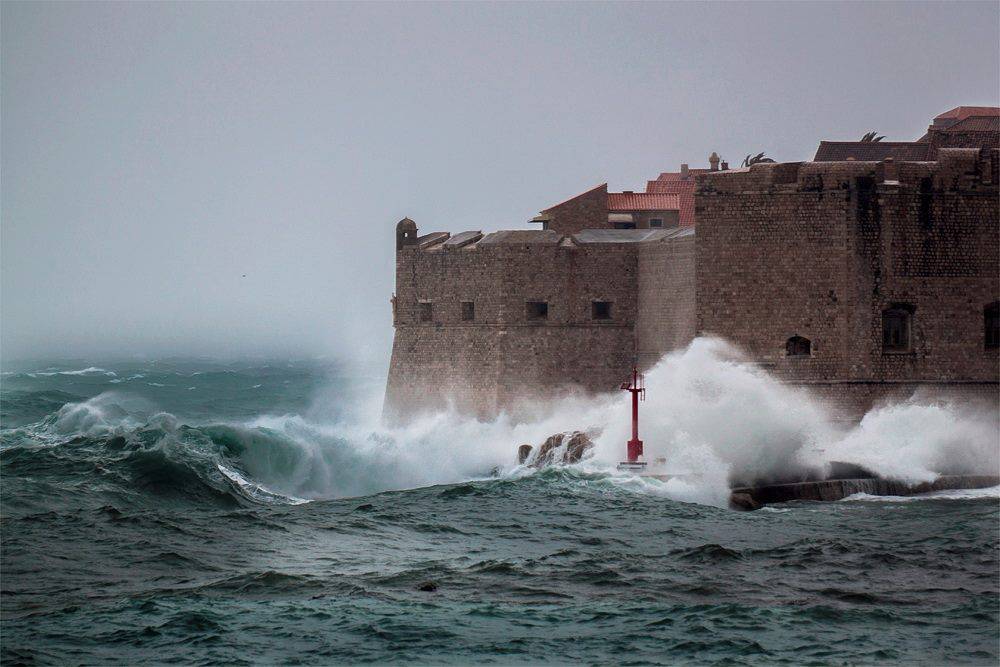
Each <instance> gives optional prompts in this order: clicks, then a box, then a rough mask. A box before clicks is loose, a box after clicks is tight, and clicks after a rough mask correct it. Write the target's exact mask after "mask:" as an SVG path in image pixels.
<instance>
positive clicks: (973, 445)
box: [242, 339, 1000, 506]
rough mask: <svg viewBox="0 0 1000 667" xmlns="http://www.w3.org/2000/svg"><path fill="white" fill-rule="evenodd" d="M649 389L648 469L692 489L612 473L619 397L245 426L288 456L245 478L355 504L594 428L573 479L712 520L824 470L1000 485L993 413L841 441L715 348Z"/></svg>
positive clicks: (777, 388) (366, 404) (257, 466)
mask: <svg viewBox="0 0 1000 667" xmlns="http://www.w3.org/2000/svg"><path fill="white" fill-rule="evenodd" d="M646 386H647V389H648V392H647V395H648V400H647V401H646V402H645V403H644V404H643V406H642V408H641V437H642V438H643V440H644V441H645V455H646V459H647V460H654V459H656V458H658V457H664V458H666V460H667V461H668V462H669V463H668V467H669V468H670V469H679V470H684V471H686V472H687V473H688V474H687V475H685V476H682V477H677V478H674V479H670V480H668V481H665V482H662V481H657V480H655V479H641V478H637V477H635V476H633V475H630V474H627V473H620V472H618V471H617V470H616V469H615V464H616V463H617V461H619V460H620V459H621V458H622V456H623V453H624V443H625V441H626V440H627V439H628V438H629V435H630V434H629V429H630V421H629V419H630V416H629V410H630V408H629V401H628V395H627V394H625V393H624V392H616V393H614V394H608V395H604V396H598V397H594V398H587V399H584V398H579V397H576V398H567V399H563V400H559V401H554V402H551V403H549V404H547V405H543V406H541V407H540V408H539V409H538V410H537V411H536V416H535V417H534V418H533V419H530V420H527V421H520V422H515V421H514V420H512V419H511V418H510V417H509V416H508V415H501V416H500V417H498V418H497V419H495V420H492V421H487V422H482V421H478V420H476V419H472V418H468V417H464V416H461V415H459V414H458V413H456V412H455V411H454V410H447V411H442V412H440V413H437V414H430V415H424V416H421V417H418V418H415V419H413V420H412V421H410V422H409V423H407V424H405V425H402V426H386V425H383V424H381V423H380V421H379V417H378V409H379V408H380V406H381V401H380V400H379V399H375V398H373V399H372V400H368V401H360V402H358V403H356V405H359V406H360V409H359V410H358V412H355V413H353V414H349V415H348V416H347V417H345V416H343V415H342V414H341V415H338V417H337V418H335V419H328V418H325V417H324V414H323V411H322V410H321V409H318V410H315V411H313V412H312V413H310V414H309V415H308V416H283V417H261V418H259V419H257V420H254V421H253V422H251V423H250V424H248V425H247V426H249V427H254V428H265V429H268V430H269V431H271V432H274V433H278V434H280V435H281V436H282V438H283V439H284V440H285V441H286V442H287V443H288V445H287V447H288V449H287V450H286V451H284V452H283V453H282V454H281V455H280V457H279V456H277V455H276V454H275V453H274V452H270V453H266V452H263V451H258V450H256V449H254V450H251V451H247V452H246V453H244V455H243V457H242V465H243V466H244V469H245V470H246V471H247V472H248V473H249V474H251V475H252V476H253V477H254V478H255V479H259V480H261V481H262V482H263V483H265V484H267V485H268V487H269V488H273V489H276V490H277V491H278V492H280V493H288V494H291V495H294V496H297V497H304V498H320V497H330V496H343V495H359V494H364V493H371V492H375V491H381V490H388V489H401V488H412V487H416V486H425V485H430V484H442V483H454V482H460V481H464V480H469V479H473V478H479V477H483V476H485V475H488V474H489V473H490V471H491V470H493V469H500V470H502V474H507V475H512V474H514V475H522V474H525V472H526V471H525V470H524V469H523V468H521V467H518V466H517V465H516V463H515V457H516V450H517V446H518V445H519V444H521V443H530V444H533V445H537V444H539V443H541V442H543V441H544V440H545V438H546V437H548V436H549V435H552V434H553V433H558V432H562V431H571V430H586V429H590V428H594V429H597V430H600V435H599V436H597V437H596V439H595V447H594V450H593V452H592V455H591V456H590V457H589V458H588V459H587V460H585V461H584V462H582V463H581V464H579V465H578V468H580V469H581V470H582V471H584V472H593V473H602V474H606V475H608V476H609V477H610V479H611V481H612V482H613V483H615V484H617V485H620V486H621V487H622V488H627V489H632V490H636V491H641V492H646V493H654V494H659V495H663V496H665V497H670V498H673V499H677V500H682V501H689V502H699V503H706V504H713V505H718V506H724V505H726V503H727V501H728V489H729V485H730V481H731V480H732V479H734V478H738V479H768V478H787V477H789V476H794V475H796V474H801V473H803V472H804V471H806V470H809V469H822V468H823V467H824V466H825V465H827V464H828V463H829V462H830V461H846V462H853V463H857V464H861V465H863V466H865V467H867V468H869V469H871V470H873V471H874V472H877V473H880V474H883V475H886V476H890V477H894V478H897V479H903V480H909V481H926V480H931V479H933V478H935V477H936V476H937V475H939V474H961V473H981V474H997V471H998V467H1000V463H998V461H1000V444H998V436H997V434H998V429H1000V426H998V417H997V414H996V411H995V410H994V411H992V412H989V411H985V412H977V411H975V410H973V409H972V408H971V407H969V406H963V405H957V404H953V403H947V402H940V401H938V402H926V401H925V402H919V401H916V400H912V401H908V402H905V403H902V404H897V405H892V406H887V407H882V408H880V409H877V410H874V411H872V412H871V413H869V414H868V415H867V416H866V417H865V418H864V420H863V421H862V422H861V423H860V424H859V425H857V426H856V427H853V428H845V427H844V426H842V425H840V424H838V423H837V422H836V421H834V420H832V419H831V418H830V416H829V414H828V413H827V411H826V410H825V409H824V408H823V406H822V405H821V404H820V403H819V402H817V401H815V400H813V399H812V398H811V397H810V396H809V394H808V393H807V392H806V391H804V390H801V389H795V388H792V387H789V386H787V385H783V384H781V383H780V382H778V381H777V380H775V379H774V378H772V377H770V376H769V375H767V373H766V372H764V371H762V370H760V369H759V368H756V367H754V366H753V365H750V364H746V363H744V362H743V360H742V359H741V357H740V355H739V353H738V352H737V351H736V350H734V349H733V348H731V347H730V346H728V345H726V344H725V343H724V342H722V341H719V340H713V339H698V340H696V341H694V342H693V343H692V344H691V345H690V346H689V347H688V348H687V349H685V350H683V351H680V352H677V353H674V354H671V355H668V356H667V357H665V358H664V359H663V360H662V361H661V362H660V363H659V364H657V365H656V366H655V367H654V368H653V369H651V370H650V371H649V372H648V373H647V374H646ZM342 400H343V397H342V396H341V397H339V398H337V399H334V401H340V402H341V403H342ZM320 407H322V404H321V405H320ZM278 458H281V459H282V460H281V461H280V465H277V466H276V465H275V464H276V463H278V461H277V459H278Z"/></svg>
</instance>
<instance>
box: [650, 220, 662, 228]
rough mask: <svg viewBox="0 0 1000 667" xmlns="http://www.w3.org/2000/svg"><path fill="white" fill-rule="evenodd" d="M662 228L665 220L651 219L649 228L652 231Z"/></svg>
mask: <svg viewBox="0 0 1000 667" xmlns="http://www.w3.org/2000/svg"><path fill="white" fill-rule="evenodd" d="M662 226H663V218H650V219H649V228H650V229H657V228H659V227H662Z"/></svg>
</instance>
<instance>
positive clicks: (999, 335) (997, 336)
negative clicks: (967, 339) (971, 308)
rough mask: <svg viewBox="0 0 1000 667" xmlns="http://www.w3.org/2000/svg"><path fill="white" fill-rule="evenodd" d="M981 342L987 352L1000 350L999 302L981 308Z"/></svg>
mask: <svg viewBox="0 0 1000 667" xmlns="http://www.w3.org/2000/svg"><path fill="white" fill-rule="evenodd" d="M983 342H984V344H985V346H986V349H987V350H996V349H1000V301H994V302H993V303H991V304H989V305H987V306H985V307H984V308H983Z"/></svg>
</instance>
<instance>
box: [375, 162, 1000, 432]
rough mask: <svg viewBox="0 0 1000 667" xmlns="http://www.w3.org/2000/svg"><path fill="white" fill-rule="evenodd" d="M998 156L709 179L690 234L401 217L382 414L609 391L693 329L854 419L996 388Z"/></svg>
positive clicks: (488, 409) (491, 409)
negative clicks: (421, 228) (445, 228)
mask: <svg viewBox="0 0 1000 667" xmlns="http://www.w3.org/2000/svg"><path fill="white" fill-rule="evenodd" d="M997 156H998V151H997V150H995V149H993V150H988V149H983V150H978V149H942V150H941V151H940V153H939V155H938V161H937V162H900V163H895V162H893V161H892V160H891V159H888V160H884V161H881V162H860V161H848V162H827V163H808V162H807V163H783V164H758V165H754V166H752V167H750V168H748V169H737V170H730V171H722V172H711V173H708V174H703V175H699V176H698V177H697V180H698V186H697V191H696V195H695V202H696V204H695V206H696V213H697V215H696V217H697V234H696V233H695V230H694V229H693V228H691V227H681V228H680V229H670V230H666V229H660V230H649V229H635V230H612V229H588V230H583V231H575V232H565V231H559V230H558V229H549V230H544V231H501V232H495V233H492V234H487V235H483V234H481V233H480V232H464V233H462V234H457V235H454V236H450V235H448V234H446V233H432V234H426V235H423V236H418V235H417V229H416V225H415V224H414V223H413V222H412V221H409V220H404V221H402V222H401V223H400V224H399V226H398V231H397V252H396V293H395V297H394V300H393V310H394V325H395V328H396V333H395V339H394V343H393V351H392V361H391V364H390V370H389V378H388V385H387V391H386V414H387V415H388V416H391V417H396V418H402V417H405V416H407V415H412V414H414V413H417V412H420V411H422V410H433V409H439V408H441V407H443V406H445V405H447V404H448V403H452V404H453V405H454V406H455V407H456V408H457V409H459V410H461V411H464V412H468V413H472V414H476V415H478V416H480V417H490V416H493V415H495V414H497V413H498V412H499V411H501V410H512V411H514V412H515V413H516V412H517V410H518V405H519V401H521V400H530V399H532V398H534V397H537V396H548V397H551V396H554V395H558V394H559V393H560V392H567V391H584V392H602V391H612V390H615V389H617V388H618V386H619V385H620V383H621V382H622V381H623V380H624V379H625V377H626V376H627V375H628V372H629V370H630V368H631V365H632V363H633V360H636V359H637V360H638V362H639V364H640V367H643V368H645V367H648V366H650V365H652V364H653V363H655V361H656V360H658V359H659V358H660V357H661V356H662V355H663V354H665V353H667V352H669V351H671V350H676V349H679V348H682V347H684V346H685V345H687V344H688V343H689V342H690V341H691V340H692V339H693V338H694V337H695V336H696V335H717V336H721V337H723V338H726V339H728V340H730V341H732V342H734V343H735V344H736V345H737V346H739V347H740V348H742V349H743V350H744V351H745V352H746V353H747V354H748V355H749V357H750V359H751V360H753V361H754V362H756V363H758V364H760V365H762V366H764V367H765V368H767V369H768V370H769V371H770V372H771V373H773V374H775V375H776V376H777V377H779V378H781V379H783V380H784V381H786V382H789V383H793V384H801V385H807V386H809V387H810V388H811V389H813V390H814V391H815V392H816V393H817V394H818V395H819V396H820V397H823V398H825V399H828V400H829V401H830V403H831V404H832V405H834V406H835V407H837V408H839V409H840V410H841V412H842V414H843V415H844V416H845V417H848V418H857V417H859V416H860V415H861V414H863V413H864V412H865V411H866V410H867V409H868V408H869V407H871V405H872V404H873V403H875V402H877V401H879V400H881V399H882V398H885V397H889V396H894V397H895V396H905V395H909V394H910V393H912V392H913V391H914V390H915V389H918V388H930V389H933V390H935V391H942V392H948V393H958V394H960V395H962V396H963V397H965V396H980V397H984V398H986V399H988V400H992V401H993V402H994V404H995V403H996V400H997V397H998V393H997V392H998V386H1000V385H998V380H1000V377H998V375H1000V371H998V356H997V350H996V349H995V348H993V347H991V346H990V345H988V341H987V340H986V338H988V333H987V332H986V327H987V326H988V319H989V312H990V311H989V309H990V308H991V307H994V308H995V306H994V305H991V304H995V303H996V301H997V299H998V295H1000V277H998V267H1000V257H998V240H1000V230H998V219H1000V210H998V186H997V179H998V168H997ZM584 200H586V198H584ZM585 208H586V207H585ZM581 215H585V212H584V213H581ZM591 217H594V216H591ZM593 224H594V225H595V226H598V225H600V224H606V220H603V221H602V220H601V216H596V217H594V223H593ZM469 304H471V305H469ZM540 304H545V305H544V306H541V305H540ZM600 304H604V305H600ZM542 311H544V316H542V314H541V313H542ZM887 327H888V331H889V334H887V333H886V331H887ZM887 335H889V336H890V337H891V338H892V340H891V341H888V343H889V345H888V346H887V339H886V336H887Z"/></svg>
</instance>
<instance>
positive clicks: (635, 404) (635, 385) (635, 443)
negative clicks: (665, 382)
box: [623, 366, 642, 463]
mask: <svg viewBox="0 0 1000 667" xmlns="http://www.w3.org/2000/svg"><path fill="white" fill-rule="evenodd" d="M623 389H626V390H627V391H629V392H630V393H631V394H632V439H631V440H629V441H628V443H627V450H628V462H629V463H637V462H638V461H639V457H640V456H642V440H640V439H639V394H640V393H641V392H642V389H640V388H639V369H638V368H637V367H635V366H632V384H631V386H629V387H623Z"/></svg>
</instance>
